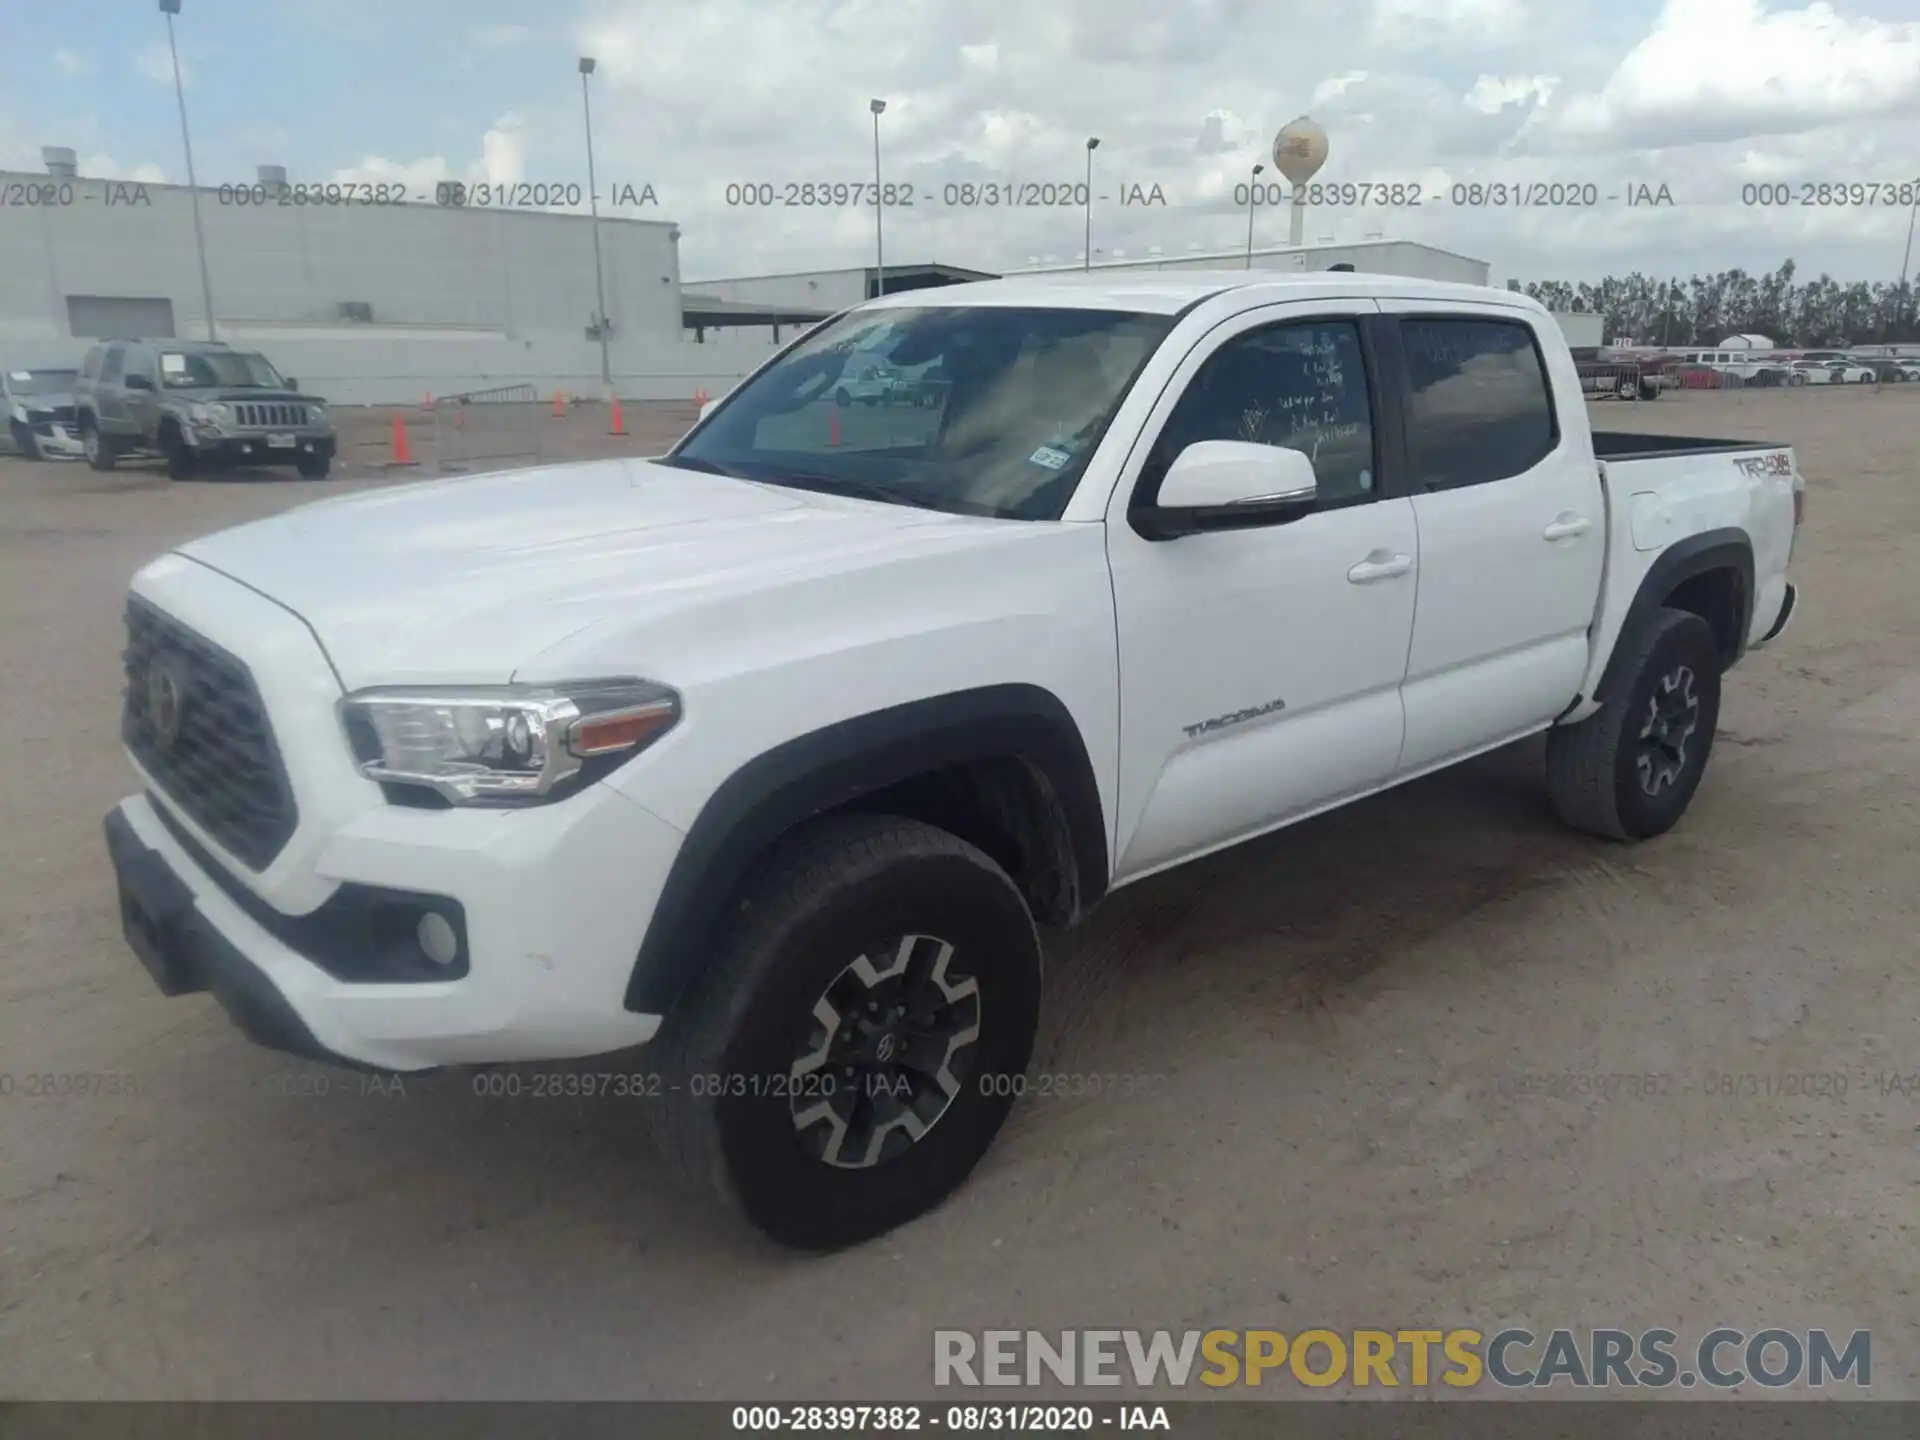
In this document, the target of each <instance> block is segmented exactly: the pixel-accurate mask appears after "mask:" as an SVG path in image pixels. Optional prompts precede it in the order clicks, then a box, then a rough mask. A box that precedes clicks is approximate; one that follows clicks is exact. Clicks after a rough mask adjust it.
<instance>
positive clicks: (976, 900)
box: [647, 814, 1041, 1251]
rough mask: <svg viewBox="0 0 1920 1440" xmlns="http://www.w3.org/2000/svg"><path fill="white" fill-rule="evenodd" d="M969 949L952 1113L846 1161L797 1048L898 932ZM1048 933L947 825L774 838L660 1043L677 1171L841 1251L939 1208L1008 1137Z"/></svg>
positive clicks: (795, 1235)
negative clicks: (803, 1073) (840, 984)
mask: <svg viewBox="0 0 1920 1440" xmlns="http://www.w3.org/2000/svg"><path fill="white" fill-rule="evenodd" d="M902 934H919V935H928V936H936V937H939V938H941V939H944V940H945V941H947V942H949V943H950V944H952V945H953V947H954V950H953V954H954V958H955V961H956V964H955V967H954V973H959V972H960V971H961V970H962V969H964V970H965V971H967V972H969V973H971V975H972V976H973V977H974V978H975V979H976V980H977V981H978V996H977V1002H976V1003H977V1007H978V1008H977V1012H976V1013H977V1017H978V1028H979V1038H978V1039H977V1040H976V1041H975V1042H974V1043H975V1044H976V1045H977V1046H978V1047H979V1050H978V1052H977V1053H976V1054H975V1055H974V1056H973V1057H972V1062H971V1070H970V1072H969V1074H968V1075H967V1078H966V1079H965V1081H964V1083H962V1084H961V1085H960V1087H959V1088H958V1090H957V1091H956V1092H954V1094H953V1098H952V1099H951V1101H950V1102H949V1103H948V1105H947V1108H946V1109H945V1111H944V1112H943V1113H941V1114H940V1115H939V1116H938V1117H937V1118H936V1119H935V1120H934V1121H933V1123H932V1124H931V1125H930V1126H929V1127H928V1128H927V1129H926V1132H925V1134H924V1135H922V1136H921V1137H920V1138H918V1139H917V1140H914V1141H912V1143H911V1144H909V1145H908V1146H907V1147H906V1149H905V1150H904V1152H903V1153H899V1154H895V1155H892V1156H891V1157H889V1158H884V1159H881V1160H879V1161H878V1163H876V1164H873V1165H871V1166H869V1167H867V1168H863V1169H860V1168H839V1167H836V1166H834V1165H830V1164H828V1163H826V1161H824V1160H823V1159H821V1158H818V1156H817V1155H816V1154H813V1153H809V1150H808V1148H807V1146H806V1144H805V1143H804V1142H803V1139H802V1135H801V1131H800V1129H799V1128H798V1127H797V1126H796V1123H795V1119H794V1110H795V1108H796V1107H795V1102H794V1101H793V1100H792V1098H791V1091H788V1090H784V1089H783V1088H782V1087H783V1086H784V1085H785V1084H787V1083H789V1080H790V1077H789V1071H790V1068H791V1067H792V1065H793V1058H794V1055H795V1053H796V1051H797V1049H799V1048H800V1047H802V1046H803V1044H804V1042H805V1041H806V1040H807V1038H808V1036H809V1035H810V1034H811V1033H815V1032H814V1028H813V1027H814V1007H815V1005H816V1002H817V1001H819V1000H820V999H821V998H822V997H823V995H824V993H825V992H826V990H827V988H828V987H829V986H831V985H833V984H835V983H836V982H835V977H836V976H840V975H841V974H842V972H843V971H844V970H845V968H846V967H847V966H848V965H849V964H850V963H851V962H853V961H854V960H855V959H857V958H858V957H859V956H861V955H863V954H873V955H879V954H880V953H881V947H883V946H885V945H887V944H888V943H889V940H890V937H897V936H899V935H902ZM1040 966H1041V960H1040V943H1039V937H1038V934H1037V932H1036V931H1035V928H1034V923H1033V918H1032V915H1031V914H1030V913H1029V911H1028V909H1027V905H1026V902H1025V900H1024V899H1023V898H1022V896H1021V894H1020V892H1019V890H1018V889H1017V888H1016V887H1015V885H1014V883H1013V881H1012V880H1011V879H1010V878H1008V876H1007V874H1006V872H1005V871H1004V870H1002V869H1001V868H1000V867H999V866H998V865H996V864H995V863H994V862H993V861H992V860H991V859H989V858H988V857H987V856H986V855H985V854H983V853H982V852H981V851H979V850H977V849H976V848H974V847H973V846H972V845H969V844H968V843H966V842H965V841H963V840H961V839H959V838H957V837H956V836H953V835H950V834H948V833H947V832H946V831H944V830H938V829H935V828H934V827H932V826H930V825H924V824H922V823H920V822H919V821H917V820H908V819H903V818H899V817H895V816H887V815H864V814H854V815H841V816H834V817H830V818H828V819H825V820H821V821H818V822H815V823H813V824H810V825H808V826H806V827H804V828H803V829H802V830H800V831H797V832H795V833H794V834H793V835H791V836H789V837H788V838H787V839H786V840H784V841H782V842H780V843H779V844H778V845H776V846H775V848H774V850H773V851H772V852H771V853H770V854H769V855H768V856H767V857H766V858H765V859H764V861H762V862H761V863H760V864H759V865H757V866H756V868H755V870H754V872H753V873H752V875H751V876H750V877H749V878H748V880H747V881H746V883H745V884H744V885H743V887H742V889H741V891H740V894H739V896H738V897H737V900H736V901H735V903H734V904H733V905H732V907H731V909H730V912H729V915H728V917H727V919H726V921H725V922H724V924H723V926H722V939H721V941H720V944H719V945H718V947H717V949H716V952H715V953H714V955H713V958H712V963H711V964H710V965H709V966H708V967H706V969H705V970H704V971H703V973H702V974H701V975H700V976H699V977H698V978H697V980H696V981H695V983H694V986H693V988H692V989H691V990H690V992H689V993H688V994H686V995H685V996H683V997H682V999H681V1000H680V1002H679V1003H678V1004H677V1005H676V1006H675V1007H674V1010H673V1012H672V1013H671V1014H670V1015H669V1016H668V1019H667V1022H666V1025H665V1026H664V1027H663V1030H662V1033H661V1035H660V1036H659V1037H658V1038H657V1039H656V1041H655V1042H654V1043H655V1046H657V1047H658V1053H659V1055H660V1060H661V1064H660V1067H659V1068H660V1071H661V1073H662V1074H663V1075H664V1076H665V1077H666V1086H665V1088H664V1093H663V1094H662V1095H661V1096H660V1097H659V1098H658V1099H657V1100H656V1101H650V1102H649V1104H648V1106H647V1112H648V1114H649V1116H650V1117H651V1120H652V1124H653V1127H654V1129H655V1138H656V1140H657V1142H658V1144H659V1148H660V1150H661V1152H662V1154H663V1156H664V1158H665V1159H666V1160H667V1162H668V1165H669V1168H670V1170H671V1171H672V1172H674V1173H675V1174H676V1176H677V1178H678V1179H679V1180H680V1181H681V1182H682V1183H683V1184H685V1185H687V1186H689V1187H691V1188H692V1189H693V1190H694V1192H695V1193H696V1194H700V1195H702V1196H705V1197H709V1198H711V1197H713V1196H718V1197H719V1198H720V1200H721V1201H722V1202H723V1203H724V1204H726V1205H727V1206H729V1207H730V1208H731V1209H732V1210H733V1211H734V1212H735V1213H737V1214H738V1215H740V1216H741V1217H742V1218H744V1219H746V1220H747V1221H748V1222H749V1223H751V1224H753V1225H755V1226H757V1227H758V1228H759V1229H760V1230H762V1231H763V1232H764V1233H765V1234H767V1235H768V1236H770V1237H771V1238H772V1239H774V1240H775V1241H778V1242H779V1243H781V1244H783V1245H787V1246H791V1247H793V1248H795V1249H801V1250H812V1251H825V1250H834V1249H839V1248H841V1247H844V1246H848V1245H854V1244H858V1243H860V1242H861V1241H864V1240H868V1239H871V1238H873V1237H874V1236H877V1235H881V1234H884V1233H886V1232H887V1231H889V1230H891V1229H893V1228H894V1227H896V1226H898V1225H901V1224H903V1223H905V1222H906V1221H908V1220H911V1219H913V1218H914V1217H915V1216H917V1215H921V1214H923V1213H925V1212H926V1211H928V1210H931V1209H933V1208H934V1207H935V1206H936V1205H938V1204H939V1203H940V1202H941V1201H943V1200H944V1199H946V1198H947V1196H948V1195H950V1194H952V1193H953V1191H954V1190H956V1189H957V1188H958V1187H959V1186H960V1184H961V1183H962V1182H963V1181H964V1180H965V1179H966V1178H967V1175H968V1174H969V1173H970V1172H971V1171H972V1170H973V1167H974V1165H975V1164H976V1163H977V1162H978V1161H979V1159H980V1157H981V1156H982V1155H984V1154H985V1153H986V1151H987V1149H988V1147H989V1146H990V1145H991V1144H992V1142H993V1138H994V1136H995V1135H996V1134H997V1133H998V1131H999V1129H1000V1126H1001V1123H1002V1122H1003V1121H1004V1120H1005V1119H1006V1116H1007V1112H1008V1111H1009V1110H1010V1109H1011V1108H1012V1105H1013V1095H1014V1093H1015V1092H1016V1091H1017V1090H1018V1089H1019V1087H1020V1081H1021V1077H1023V1076H1024V1075H1025V1073H1026V1068H1027V1064H1028V1061H1029V1060H1030V1058H1031V1056H1032V1051H1033V1038H1034V1030H1035V1026H1036V1024H1037V1021H1038V1018H1039V1010H1040Z"/></svg>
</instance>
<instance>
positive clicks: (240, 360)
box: [160, 350, 287, 390]
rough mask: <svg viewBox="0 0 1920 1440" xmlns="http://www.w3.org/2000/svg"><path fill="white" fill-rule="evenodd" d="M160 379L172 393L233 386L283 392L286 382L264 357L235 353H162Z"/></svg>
mask: <svg viewBox="0 0 1920 1440" xmlns="http://www.w3.org/2000/svg"><path fill="white" fill-rule="evenodd" d="M160 379H161V382H162V383H163V384H164V385H165V386H166V387H167V388H168V389H169V390H203V389H213V388H218V387H220V386H233V387H235V388H238V389H243V390H283V389H285V388H286V384H287V382H286V381H284V380H282V379H281V378H280V372H279V371H278V370H275V369H274V368H273V366H271V365H269V364H268V363H267V357H266V356H264V355H249V354H245V353H242V352H240V351H232V350H213V351H205V350H195V351H189V352H187V353H185V354H182V353H181V352H179V351H176V350H168V351H162V352H161V355H160Z"/></svg>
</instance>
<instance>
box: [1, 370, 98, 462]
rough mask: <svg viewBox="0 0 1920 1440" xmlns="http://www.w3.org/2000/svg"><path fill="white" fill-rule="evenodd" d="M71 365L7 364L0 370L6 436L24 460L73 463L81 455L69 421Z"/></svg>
mask: <svg viewBox="0 0 1920 1440" xmlns="http://www.w3.org/2000/svg"><path fill="white" fill-rule="evenodd" d="M79 376H80V371H79V367H78V366H75V365H70V364H69V365H42V364H26V363H22V362H20V361H19V360H17V359H16V360H12V361H9V362H7V365H6V368H5V369H0V408H4V409H5V410H6V412H7V436H8V438H9V439H10V440H12V442H13V448H14V450H15V451H16V452H17V453H19V454H20V455H22V456H24V457H25V458H26V459H28V460H52V459H55V458H62V459H77V458H78V457H79V456H80V455H81V453H82V447H81V444H80V434H79V431H78V430H77V429H76V428H75V426H74V419H73V387H74V383H75V382H76V381H77V380H78V379H79Z"/></svg>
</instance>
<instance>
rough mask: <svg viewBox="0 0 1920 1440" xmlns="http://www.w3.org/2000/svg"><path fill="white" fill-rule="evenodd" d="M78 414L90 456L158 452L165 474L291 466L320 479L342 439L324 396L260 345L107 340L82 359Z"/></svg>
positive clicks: (107, 465)
mask: <svg viewBox="0 0 1920 1440" xmlns="http://www.w3.org/2000/svg"><path fill="white" fill-rule="evenodd" d="M74 418H75V421H76V423H77V424H78V425H79V428H80V439H81V443H82V444H83V445H84V446H85V447H86V453H87V463H88V464H90V465H91V466H93V468H94V469H96V470H111V469H112V468H113V467H114V463H115V461H117V460H118V459H119V458H120V457H121V456H122V455H127V454H132V453H136V452H144V453H148V454H156V455H159V456H161V457H162V458H163V459H165V461H166V462H167V474H169V475H171V476H173V478H174V479H176V480H179V479H184V478H185V477H186V476H189V475H191V474H193V473H194V472H195V471H196V470H200V469H202V468H225V467H228V466H235V465H292V466H294V467H295V468H296V469H298V470H299V472H300V473H301V474H302V475H303V476H305V477H306V478H307V479H309V480H318V479H321V478H322V477H324V476H325V475H326V473H327V471H328V469H329V467H330V466H331V465H332V463H333V452H334V448H335V444H336V440H335V436H334V430H333V421H332V419H331V418H330V417H329V416H328V414H327V404H326V401H324V400H320V399H317V398H315V397H313V396H310V395H302V394H300V391H299V381H297V380H292V379H288V378H287V377H285V376H282V375H281V374H280V372H279V371H277V370H275V369H274V368H273V366H272V365H271V364H270V363H269V362H268V360H267V357H266V356H264V355H261V354H259V353H258V352H256V351H250V350H236V349H234V348H233V347H232V346H230V345H223V344H220V343H218V342H216V341H212V340H108V341H104V342H103V343H101V344H98V345H95V346H94V347H93V348H92V349H91V350H89V351H87V356H86V359H84V360H83V361H81V362H80V382H79V385H78V386H77V387H76V390H75V396H74Z"/></svg>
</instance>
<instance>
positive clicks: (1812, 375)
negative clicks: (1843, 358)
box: [1787, 360, 1834, 385]
mask: <svg viewBox="0 0 1920 1440" xmlns="http://www.w3.org/2000/svg"><path fill="white" fill-rule="evenodd" d="M1833 381H1834V362H1833V361H1831V360H1795V361H1793V362H1792V363H1791V364H1790V365H1788V366H1787V383H1788V384H1789V385H1831V384H1832V383H1833Z"/></svg>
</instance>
